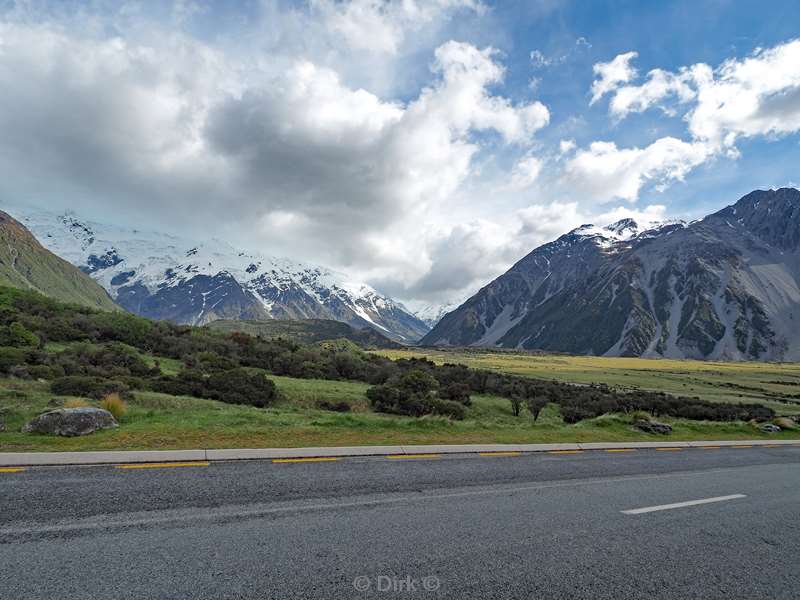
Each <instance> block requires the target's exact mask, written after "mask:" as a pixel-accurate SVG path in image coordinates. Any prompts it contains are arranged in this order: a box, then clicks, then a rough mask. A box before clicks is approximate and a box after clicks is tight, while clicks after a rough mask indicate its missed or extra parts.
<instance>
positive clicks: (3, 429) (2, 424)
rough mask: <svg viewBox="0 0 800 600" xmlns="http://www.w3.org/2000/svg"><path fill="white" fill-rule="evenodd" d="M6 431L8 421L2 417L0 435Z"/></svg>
mask: <svg viewBox="0 0 800 600" xmlns="http://www.w3.org/2000/svg"><path fill="white" fill-rule="evenodd" d="M5 430H6V421H5V419H3V415H0V433H3V432H4V431H5Z"/></svg>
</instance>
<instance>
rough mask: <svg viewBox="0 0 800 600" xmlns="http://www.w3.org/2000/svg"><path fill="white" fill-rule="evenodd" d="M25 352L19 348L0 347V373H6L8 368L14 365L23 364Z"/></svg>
mask: <svg viewBox="0 0 800 600" xmlns="http://www.w3.org/2000/svg"><path fill="white" fill-rule="evenodd" d="M25 358H26V354H25V351H24V350H20V349H19V348H8V347H0V373H3V374H8V370H9V369H10V368H11V367H14V366H16V365H24V364H25V362H26V361H25Z"/></svg>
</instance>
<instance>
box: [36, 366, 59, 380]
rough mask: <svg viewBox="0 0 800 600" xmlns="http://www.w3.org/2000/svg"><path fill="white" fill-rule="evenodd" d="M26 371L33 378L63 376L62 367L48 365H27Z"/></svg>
mask: <svg viewBox="0 0 800 600" xmlns="http://www.w3.org/2000/svg"><path fill="white" fill-rule="evenodd" d="M28 373H29V374H30V376H31V377H32V378H33V379H55V378H56V377H63V376H64V369H60V368H58V367H51V366H48V365H31V366H29V367H28Z"/></svg>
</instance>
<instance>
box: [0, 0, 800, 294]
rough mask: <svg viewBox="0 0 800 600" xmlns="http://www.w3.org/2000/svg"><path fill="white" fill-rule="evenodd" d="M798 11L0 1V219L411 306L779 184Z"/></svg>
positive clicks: (746, 6)
mask: <svg viewBox="0 0 800 600" xmlns="http://www.w3.org/2000/svg"><path fill="white" fill-rule="evenodd" d="M797 23H800V4H799V3H797V2H789V1H787V2H770V3H769V5H768V7H767V8H765V3H764V2H751V1H743V0H738V1H733V0H731V1H727V0H715V1H702V0H695V1H691V2H688V1H686V2H684V1H678V2H632V1H629V2H622V1H607V2H600V1H592V2H570V1H567V0H540V1H504V2H492V1H491V0H404V1H403V2H399V1H398V2H391V1H387V0H308V1H302V2H301V1H292V2H290V1H288V0H241V1H238V2H234V1H225V2H223V1H217V2H210V1H204V0H175V1H174V2H166V1H158V2H156V1H147V0H142V1H127V2H112V1H110V0H94V1H90V2H86V1H84V2H78V1H66V0H59V1H47V0H24V1H21V0H0V88H2V89H3V90H4V93H3V95H2V96H0V129H2V131H3V132H4V135H3V137H2V139H0V201H3V202H6V203H8V204H20V203H22V204H25V203H27V204H37V205H40V206H41V205H45V206H48V207H52V208H54V209H57V210H62V209H74V210H76V211H77V212H79V213H86V214H89V215H91V216H92V217H94V218H96V219H98V220H105V221H112V222H121V223H129V224H135V225H137V226H140V225H141V226H149V227H155V228H159V229H162V230H163V229H166V230H168V231H171V232H173V233H177V234H180V235H183V236H187V237H203V236H206V235H215V236H217V237H222V238H224V239H228V240H230V241H232V242H233V243H235V244H238V245H242V246H245V247H250V248H253V249H258V250H261V251H264V252H271V253H275V254H279V255H284V256H289V257H292V258H295V259H299V260H307V261H311V262H318V263H322V264H326V265H329V266H332V267H335V268H339V269H342V270H345V271H348V272H351V273H353V274H354V276H356V277H359V278H364V279H366V280H368V281H369V282H371V283H373V284H374V285H376V286H377V287H378V288H379V289H381V290H382V291H385V292H388V293H390V294H393V295H395V296H397V297H399V298H401V299H403V300H405V301H407V302H409V303H411V304H413V305H418V304H419V305H421V304H425V303H433V304H439V303H445V302H448V301H452V300H458V299H460V298H462V297H463V296H465V295H466V294H469V293H470V292H473V291H475V289H477V287H480V286H481V285H482V284H485V283H486V282H487V281H488V280H490V279H491V278H493V277H495V276H496V275H498V274H500V273H501V272H502V271H504V270H505V269H506V268H508V267H509V266H510V265H511V264H513V262H515V261H516V260H518V259H519V258H521V257H522V256H523V255H524V254H526V253H527V252H529V251H530V250H531V249H533V248H534V247H536V246H537V245H539V244H541V243H543V242H546V241H549V240H550V239H553V238H554V237H556V236H558V235H560V234H561V233H564V232H565V231H567V230H569V229H570V228H572V227H574V226H577V225H579V224H581V223H582V222H587V221H594V222H599V223H605V222H610V221H611V220H614V219H618V218H621V217H625V216H632V217H634V218H637V219H640V220H644V221H648V220H658V219H665V218H684V219H693V218H698V217H701V216H703V215H705V214H707V213H709V212H712V211H714V210H716V209H718V208H721V207H723V206H725V205H727V204H730V203H732V202H734V201H735V200H736V199H738V198H739V197H740V196H741V195H744V194H745V193H747V192H749V191H751V190H752V189H755V188H769V187H779V186H784V185H795V186H796V185H798V180H800V175H798V174H797V168H796V165H797V164H798V159H799V158H800V137H799V136H798V131H800V42H798V41H797V36H798V32H797V26H796V25H797Z"/></svg>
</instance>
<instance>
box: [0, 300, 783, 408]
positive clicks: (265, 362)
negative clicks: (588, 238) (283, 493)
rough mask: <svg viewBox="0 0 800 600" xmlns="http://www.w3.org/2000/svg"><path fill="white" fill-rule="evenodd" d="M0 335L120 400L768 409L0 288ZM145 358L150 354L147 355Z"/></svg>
mask: <svg viewBox="0 0 800 600" xmlns="http://www.w3.org/2000/svg"><path fill="white" fill-rule="evenodd" d="M0 339H4V341H6V342H8V345H7V346H3V347H0V374H6V375H13V376H16V377H18V378H21V379H25V378H35V379H43V380H48V381H50V386H51V390H52V391H53V392H54V393H57V394H62V395H73V396H83V397H87V398H95V399H99V398H102V397H105V396H107V395H108V394H119V395H120V396H121V397H122V398H125V396H126V394H129V393H130V391H131V390H140V391H151V392H159V393H166V394H170V395H173V396H175V395H180V396H191V397H195V398H203V399H213V400H219V401H222V402H226V403H230V404H249V405H253V406H256V407H260V408H263V407H267V406H270V405H272V404H273V403H274V402H275V401H276V399H277V398H278V394H277V391H276V388H275V385H274V383H273V382H272V381H271V379H270V378H269V376H268V374H269V375H273V376H274V375H277V376H281V375H282V376H289V377H293V378H300V379H320V380H330V381H359V382H364V383H367V384H369V385H371V386H373V387H372V389H371V390H369V391H368V393H367V396H368V398H369V401H370V403H371V406H372V408H373V409H374V410H376V411H378V412H385V413H392V414H399V415H406V416H414V417H419V416H423V415H444V416H447V417H450V418H453V419H457V420H458V419H462V418H463V417H464V415H465V410H464V408H465V407H466V406H468V405H469V403H470V397H471V395H491V396H501V397H504V398H507V399H508V400H509V401H510V403H511V405H512V408H513V412H514V414H515V415H519V414H520V412H521V411H520V407H522V406H523V405H528V406H529V408H530V412H531V413H532V414H534V415H537V414H538V411H540V410H541V407H542V406H543V405H544V404H546V403H548V402H550V403H554V404H556V405H558V406H559V407H560V413H561V416H562V418H563V420H564V421H565V422H566V423H577V422H578V421H581V420H583V419H589V418H594V417H597V416H600V415H603V414H607V413H632V412H634V411H647V412H649V413H650V414H652V415H655V416H672V417H677V418H685V419H694V420H712V421H736V420H742V421H747V420H752V419H755V420H765V419H769V418H771V417H772V416H774V413H773V411H772V410H771V409H769V408H766V407H763V406H761V405H757V404H723V403H710V402H706V401H703V400H700V399H699V398H686V397H682V398H679V397H673V396H668V395H666V394H663V393H656V392H650V391H641V390H639V391H632V392H624V393H623V392H619V391H617V390H615V389H613V388H611V387H609V386H606V385H586V386H575V385H569V384H565V383H561V382H557V381H548V380H542V379H531V378H527V377H521V376H517V375H510V374H504V373H497V372H493V371H489V370H483V369H470V368H468V367H466V366H464V365H457V364H443V365H437V364H435V363H434V362H432V361H429V360H427V359H419V358H410V359H400V360H390V359H388V358H386V357H384V356H379V355H375V354H368V353H365V352H361V351H360V350H358V349H355V348H353V346H352V344H350V343H346V344H344V345H340V344H318V345H302V344H298V343H296V342H292V341H289V340H286V339H282V338H279V339H263V338H259V337H253V336H250V335H247V334H243V333H230V334H224V333H219V332H215V331H212V330H210V329H207V328H200V329H198V328H192V327H188V326H180V325H174V324H170V323H167V322H155V321H149V320H147V319H143V318H140V317H136V316H133V315H129V314H124V313H104V312H100V311H94V310H90V309H87V308H83V307H79V306H75V305H67V304H62V303H59V302H56V301H53V300H51V299H48V298H46V297H44V296H41V295H40V294H36V293H33V292H26V291H21V290H15V289H10V288H2V289H0ZM54 344H55V346H54ZM59 344H62V345H63V347H61V346H58V345H59ZM48 348H49V349H48ZM54 348H56V350H55V351H53V349H54ZM145 356H151V357H154V358H153V361H152V363H151V362H148V361H147V360H146V359H145ZM162 358H163V359H171V360H172V361H175V362H176V364H177V365H178V368H177V370H176V371H175V372H171V373H167V372H165V371H164V370H162V368H161V364H160V360H161V359H162Z"/></svg>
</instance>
